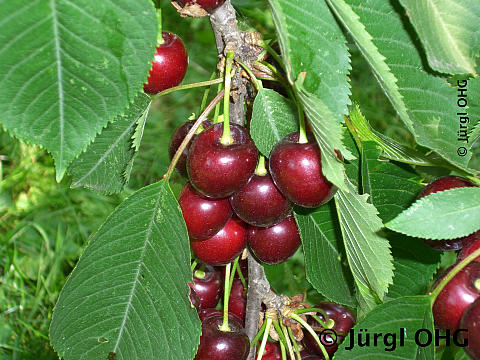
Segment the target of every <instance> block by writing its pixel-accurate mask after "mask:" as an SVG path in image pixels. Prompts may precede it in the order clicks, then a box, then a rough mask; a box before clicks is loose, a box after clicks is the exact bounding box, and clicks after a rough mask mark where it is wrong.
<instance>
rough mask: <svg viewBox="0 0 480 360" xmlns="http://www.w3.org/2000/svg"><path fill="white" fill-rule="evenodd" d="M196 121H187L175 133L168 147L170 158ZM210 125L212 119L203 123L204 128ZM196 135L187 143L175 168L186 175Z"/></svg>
mask: <svg viewBox="0 0 480 360" xmlns="http://www.w3.org/2000/svg"><path fill="white" fill-rule="evenodd" d="M194 123H195V121H187V122H185V123H183V124H182V125H180V126H179V127H178V128H177V129H176V130H175V132H174V133H173V135H172V138H171V140H170V145H169V147H168V155H169V156H170V160H172V159H173V156H174V155H175V153H176V152H177V150H178V148H179V147H180V144H181V143H182V141H183V139H185V136H187V133H188V132H189V131H190V129H191V128H192V126H193V124H194ZM210 125H212V123H211V122H210V120H205V121H204V122H203V123H202V126H203V128H204V129H208V128H209V127H210ZM195 137H196V135H193V137H192V139H191V140H190V142H189V143H188V144H187V147H186V148H185V149H183V151H182V155H180V158H179V159H178V161H177V164H176V165H175V169H177V170H178V172H179V173H180V174H182V175H183V176H185V177H187V176H188V174H187V156H188V150H189V149H190V146H191V145H192V142H193V140H195Z"/></svg>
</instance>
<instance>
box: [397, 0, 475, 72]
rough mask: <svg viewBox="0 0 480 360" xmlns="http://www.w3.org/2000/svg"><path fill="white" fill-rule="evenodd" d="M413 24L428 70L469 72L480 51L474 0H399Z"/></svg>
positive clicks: (471, 70) (473, 69)
mask: <svg viewBox="0 0 480 360" xmlns="http://www.w3.org/2000/svg"><path fill="white" fill-rule="evenodd" d="M400 2H401V3H402V5H403V7H404V8H405V9H406V10H407V15H408V18H409V19H410V22H411V23H412V24H413V26H414V27H415V30H416V31H417V34H418V36H419V37H420V40H421V41H422V44H423V47H424V48H425V51H426V53H427V58H428V63H429V65H430V66H431V67H432V69H434V70H436V71H438V72H442V73H447V74H473V73H475V72H476V70H475V68H476V61H477V60H478V56H479V51H480V36H479V34H478V23H479V22H480V3H479V2H478V1H477V0H462V2H456V1H455V2H454V1H451V0H428V1H416V0H400Z"/></svg>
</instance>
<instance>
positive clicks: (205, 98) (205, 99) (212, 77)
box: [199, 70, 221, 112]
mask: <svg viewBox="0 0 480 360" xmlns="http://www.w3.org/2000/svg"><path fill="white" fill-rule="evenodd" d="M216 73H217V71H216V70H214V71H213V72H212V75H211V76H210V81H212V80H214V79H215V75H216ZM220 79H221V78H220ZM210 88H211V87H210V86H209V87H207V88H206V89H205V91H204V92H203V97H202V103H201V105H200V110H199V112H202V111H203V109H204V108H205V105H207V99H208V95H209V94H210ZM219 91H220V90H219ZM217 92H218V91H217Z"/></svg>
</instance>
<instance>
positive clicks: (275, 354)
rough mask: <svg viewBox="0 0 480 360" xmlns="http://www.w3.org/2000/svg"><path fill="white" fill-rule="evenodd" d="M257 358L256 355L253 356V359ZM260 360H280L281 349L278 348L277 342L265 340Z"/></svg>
mask: <svg viewBox="0 0 480 360" xmlns="http://www.w3.org/2000/svg"><path fill="white" fill-rule="evenodd" d="M257 358H258V356H255V360H257ZM262 360H282V350H280V345H278V343H274V342H271V341H267V343H266V344H265V351H264V352H263V356H262Z"/></svg>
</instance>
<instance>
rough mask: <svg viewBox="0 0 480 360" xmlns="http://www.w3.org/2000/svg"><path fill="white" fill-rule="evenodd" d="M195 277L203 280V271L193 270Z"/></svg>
mask: <svg viewBox="0 0 480 360" xmlns="http://www.w3.org/2000/svg"><path fill="white" fill-rule="evenodd" d="M194 274H195V277H196V278H198V279H205V271H203V270H195V273H194Z"/></svg>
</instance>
